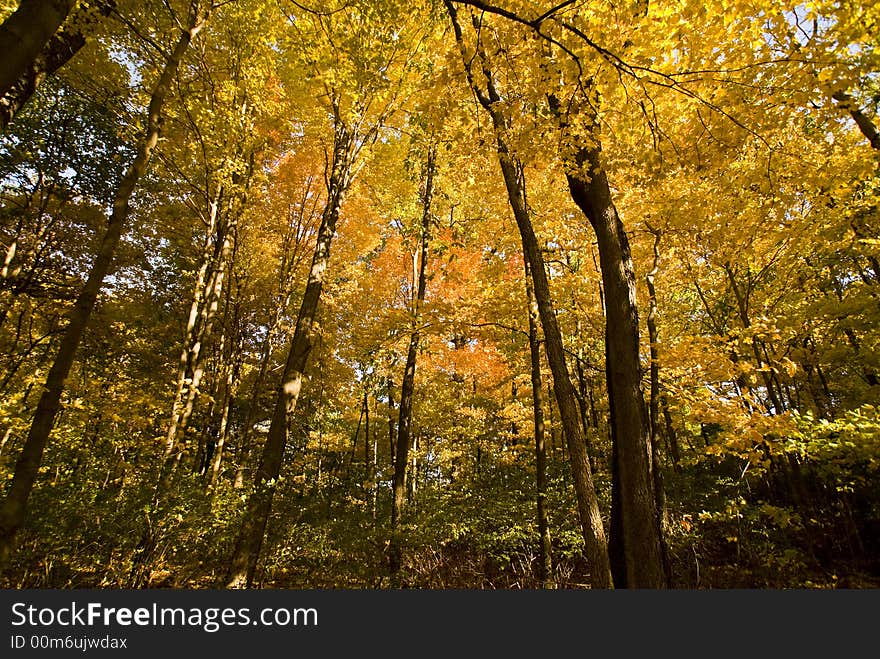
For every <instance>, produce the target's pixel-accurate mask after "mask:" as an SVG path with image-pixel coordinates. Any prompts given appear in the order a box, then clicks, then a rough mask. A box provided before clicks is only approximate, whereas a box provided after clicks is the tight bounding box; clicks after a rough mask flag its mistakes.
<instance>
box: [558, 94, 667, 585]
mask: <svg viewBox="0 0 880 659" xmlns="http://www.w3.org/2000/svg"><path fill="white" fill-rule="evenodd" d="M549 100H550V105H551V110H552V111H553V112H554V114H556V116H557V117H558V118H559V120H560V124H561V128H562V130H563V133H566V134H567V133H569V132H570V131H569V126H568V124H567V119H566V117H564V116H562V113H561V110H560V105H559V102H558V101H557V99H556V98H555V97H553V96H551V97H550V99H549ZM590 120H591V121H590V126H589V128H588V130H589V134H588V135H586V136H582V137H581V138H580V139H579V140H577V141H578V142H579V144H577V145H575V146H574V147H573V149H572V152H571V153H570V154H565V155H566V156H567V157H566V158H565V160H566V170H567V171H566V179H567V180H568V188H569V192H570V193H571V197H572V200H573V201H574V202H575V204H577V206H578V207H579V208H580V209H581V211H582V212H583V213H584V215H586V217H587V219H588V220H589V221H590V224H591V226H592V227H593V231H594V232H595V234H596V240H597V244H598V251H599V267H600V270H601V272H602V285H603V290H604V295H605V343H606V378H607V385H608V400H609V407H610V416H611V437H612V443H613V447H614V448H613V452H614V453H615V454H616V459H613V460H612V462H613V463H614V465H615V473H613V474H612V480H614V479H615V478H616V479H617V480H618V483H619V497H614V496H612V536H613V535H614V530H615V528H617V529H619V531H620V534H621V535H620V537H618V538H616V539H614V542H615V543H619V546H620V547H621V551H620V552H619V553H618V554H616V555H620V556H622V557H623V562H624V565H623V566H619V567H618V569H616V570H615V577H616V578H618V580H619V576H620V575H621V574H624V573H625V575H626V583H625V584H621V583H617V586H618V587H621V586H625V587H627V588H663V587H664V586H666V575H665V572H664V569H663V560H662V549H661V538H660V533H661V532H660V524H659V517H658V515H657V506H656V501H655V496H654V488H653V476H652V471H653V468H652V456H651V449H650V436H649V433H648V418H647V412H646V409H645V401H644V397H643V394H642V388H641V369H640V365H639V319H638V308H637V305H636V283H635V274H634V272H633V265H632V256H631V254H630V247H629V240H628V238H627V235H626V231H625V229H624V226H623V222H622V221H621V220H620V217H619V215H618V214H617V209H616V208H615V206H614V203H613V200H612V196H611V189H610V187H609V185H608V177H607V175H606V172H605V169H604V166H603V164H602V160H601V145H600V143H599V141H598V135H597V130H598V124H597V123H596V117H595V116H592V117H590ZM567 136H568V137H573V136H572V135H567Z"/></svg>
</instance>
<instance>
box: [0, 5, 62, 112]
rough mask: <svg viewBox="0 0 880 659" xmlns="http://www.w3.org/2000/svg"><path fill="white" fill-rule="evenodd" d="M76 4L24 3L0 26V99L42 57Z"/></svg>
mask: <svg viewBox="0 0 880 659" xmlns="http://www.w3.org/2000/svg"><path fill="white" fill-rule="evenodd" d="M75 4H76V0H21V2H20V4H19V5H18V9H16V10H15V11H14V12H13V13H12V14H11V15H10V16H9V17H8V18H7V19H6V20H5V21H3V24H2V25H0V53H3V60H2V62H3V63H2V64H0V97H2V96H5V95H6V93H7V92H8V91H9V90H10V88H11V87H12V86H13V85H14V84H15V83H16V81H17V80H18V79H19V78H20V77H21V76H22V75H24V73H25V72H26V71H27V68H28V67H29V66H31V65H32V64H33V62H34V60H36V59H37V57H39V55H40V53H41V52H42V50H43V48H44V47H45V46H46V44H47V43H48V41H49V39H51V38H52V36H53V35H54V34H55V33H56V32H57V31H58V29H59V28H60V27H61V24H62V23H63V22H64V21H65V19H66V18H67V16H68V14H70V11H71V10H72V9H73V6H74V5H75Z"/></svg>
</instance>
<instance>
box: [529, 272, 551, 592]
mask: <svg viewBox="0 0 880 659" xmlns="http://www.w3.org/2000/svg"><path fill="white" fill-rule="evenodd" d="M525 276H526V301H527V302H528V318H529V362H530V366H531V381H532V412H533V418H534V432H535V490H536V492H535V494H536V496H535V501H536V503H537V515H538V581H539V582H540V583H541V587H542V588H553V545H552V542H551V539H550V524H549V522H548V521H547V447H546V445H545V443H544V390H543V389H542V386H543V385H542V383H541V345H540V341H539V340H538V323H539V322H540V317H539V311H538V300H537V299H535V290H534V285H533V284H532V273H531V270H530V269H529V262H528V261H525Z"/></svg>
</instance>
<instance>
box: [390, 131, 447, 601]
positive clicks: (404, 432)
mask: <svg viewBox="0 0 880 659" xmlns="http://www.w3.org/2000/svg"><path fill="white" fill-rule="evenodd" d="M436 157H437V153H436V149H435V147H434V146H433V145H431V146H430V147H429V148H428V155H427V160H426V162H425V187H424V190H423V192H422V218H421V227H420V236H419V263H418V274H417V277H416V281H417V284H416V287H417V289H416V296H415V298H414V299H413V301H412V331H411V333H410V338H409V349H408V350H407V353H406V367H405V369H404V372H403V383H402V384H401V387H400V405H399V408H398V414H399V416H398V420H397V446H396V447H395V448H396V451H397V455H396V457H395V460H394V486H393V487H394V489H393V492H394V494H393V496H394V498H393V499H392V502H391V542H390V544H389V546H388V564H389V569H390V572H391V578H392V581H394V582H396V581H397V576H398V574H399V572H400V566H401V559H402V556H401V552H402V547H401V540H402V539H401V537H400V528H399V527H400V518H401V516H402V515H403V510H404V507H405V506H406V476H407V473H406V472H407V463H408V459H409V450H410V442H411V439H412V404H413V390H414V385H415V377H416V358H417V357H418V352H419V341H420V338H421V336H420V334H421V333H420V331H419V314H420V311H421V306H422V303H423V302H424V301H425V292H426V289H427V283H428V277H427V268H428V245H429V243H430V239H431V202H432V201H433V198H434V174H435V169H436ZM413 476H414V475H413ZM413 492H415V488H413ZM395 585H399V584H397V583H395Z"/></svg>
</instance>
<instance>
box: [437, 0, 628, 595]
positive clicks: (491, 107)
mask: <svg viewBox="0 0 880 659" xmlns="http://www.w3.org/2000/svg"><path fill="white" fill-rule="evenodd" d="M445 5H446V9H447V11H448V13H449V16H450V18H451V20H452V25H453V29H454V30H455V36H456V41H457V42H458V45H459V49H460V50H461V56H462V61H463V63H464V67H465V73H466V74H467V78H468V82H469V83H470V86H471V89H472V90H473V91H474V94H475V95H476V97H477V100H478V101H479V103H480V105H482V106H483V108H484V109H485V110H486V112H488V114H489V115H490V117H491V118H492V125H493V129H494V132H495V141H496V145H497V151H498V161H499V164H500V166H501V174H502V177H503V178H504V185H505V187H506V189H507V197H508V201H509V203H510V206H511V209H512V211H513V216H514V219H515V220H516V224H517V227H518V228H519V233H520V237H521V239H522V245H523V254H524V256H525V260H526V261H527V262H528V264H529V268H530V269H531V273H532V284H533V286H534V292H535V299H536V300H537V303H538V314H539V316H540V319H541V325H542V327H543V330H544V348H545V350H546V353H547V361H548V362H549V363H550V371H551V373H552V375H553V391H554V394H555V398H556V403H557V406H558V408H559V417H560V420H561V422H562V428H563V432H564V434H565V439H566V444H567V446H568V453H569V461H570V464H571V470H572V476H573V480H574V488H575V495H576V498H577V507H578V516H579V518H580V523H581V531H582V534H583V538H584V546H585V553H586V558H587V560H588V562H589V566H590V570H591V583H592V585H593V587H595V588H611V587H613V582H612V579H611V565H610V563H609V560H608V545H607V541H606V539H605V530H604V528H603V527H602V516H601V514H600V512H599V500H598V498H597V496H596V490H595V488H594V486H593V476H592V472H591V471H590V463H589V460H588V458H587V450H586V444H585V441H584V436H583V432H582V430H581V423H580V412H579V410H578V405H577V399H576V397H575V393H574V387H573V386H572V384H571V378H570V376H569V373H568V365H567V364H566V361H565V349H564V346H563V342H562V334H561V332H560V331H559V325H558V324H557V322H556V314H555V312H554V308H553V302H552V300H551V296H550V283H549V281H548V279H547V271H546V269H545V266H544V257H543V255H542V254H541V250H540V248H539V246H538V239H537V237H536V236H535V230H534V228H533V227H532V221H531V218H530V217H529V212H528V206H527V204H526V197H525V186H524V183H523V171H522V166H521V164H520V163H519V161H518V160H517V159H516V158H515V157H514V156H513V155H512V154H511V152H510V149H509V147H508V145H507V120H506V119H505V116H504V111H503V107H502V104H501V97H500V96H499V95H498V92H497V90H496V89H495V85H494V82H493V77H492V71H491V69H490V67H489V64H488V61H487V59H486V56H485V53H483V51H482V49H481V48H479V46H478V49H477V53H478V55H479V58H480V60H481V65H482V73H483V76H484V78H485V81H486V85H485V89H483V88H482V87H481V86H480V85H478V84H476V82H475V78H474V75H473V71H472V66H473V60H472V58H470V57H469V56H468V54H467V51H466V50H465V46H464V40H463V37H462V33H461V27H460V25H459V23H458V19H457V12H456V10H455V8H454V7H453V5H452V3H451V2H449V0H446V1H445Z"/></svg>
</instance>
